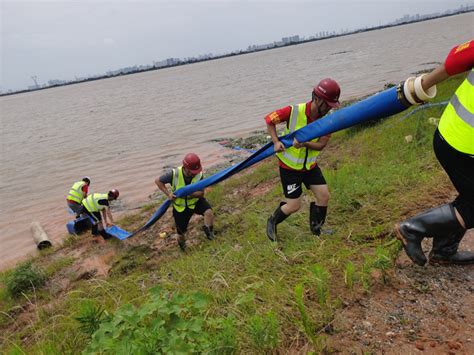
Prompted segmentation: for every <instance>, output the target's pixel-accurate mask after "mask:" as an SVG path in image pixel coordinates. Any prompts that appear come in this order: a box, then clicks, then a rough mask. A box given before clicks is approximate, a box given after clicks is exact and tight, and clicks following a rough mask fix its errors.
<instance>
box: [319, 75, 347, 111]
mask: <svg viewBox="0 0 474 355" xmlns="http://www.w3.org/2000/svg"><path fill="white" fill-rule="evenodd" d="M313 93H314V94H315V95H316V96H317V97H319V98H321V99H323V100H324V101H325V102H326V103H327V104H328V105H329V107H339V105H340V103H339V95H341V88H340V87H339V84H338V83H336V81H335V80H332V79H330V78H326V79H323V80H321V81H320V82H319V84H318V85H316V86H315V87H314V89H313Z"/></svg>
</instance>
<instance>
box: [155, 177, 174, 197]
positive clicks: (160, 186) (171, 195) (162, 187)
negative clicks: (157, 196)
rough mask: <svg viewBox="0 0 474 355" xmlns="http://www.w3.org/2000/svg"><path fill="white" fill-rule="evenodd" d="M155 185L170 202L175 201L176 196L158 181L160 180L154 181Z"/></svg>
mask: <svg viewBox="0 0 474 355" xmlns="http://www.w3.org/2000/svg"><path fill="white" fill-rule="evenodd" d="M155 184H156V186H158V188H159V189H160V190H161V191H162V192H163V193H164V194H165V195H166V196H167V197H168V199H169V200H170V201H173V200H174V199H176V195H175V194H174V193H172V192H170V191H169V190H168V188H167V187H166V185H165V184H164V183H162V182H161V181H160V178H156V179H155Z"/></svg>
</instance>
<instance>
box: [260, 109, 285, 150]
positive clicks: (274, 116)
mask: <svg viewBox="0 0 474 355" xmlns="http://www.w3.org/2000/svg"><path fill="white" fill-rule="evenodd" d="M290 115H291V106H286V107H283V108H281V109H279V110H276V111H273V112H272V113H269V114H268V115H266V116H265V123H266V124H267V132H268V134H269V135H270V137H271V139H272V142H273V150H274V151H275V152H283V151H284V150H285V146H284V145H283V143H282V142H280V139H279V138H278V134H277V131H276V127H275V126H276V125H277V124H279V123H283V122H285V123H286V122H287V121H288V120H289V119H290Z"/></svg>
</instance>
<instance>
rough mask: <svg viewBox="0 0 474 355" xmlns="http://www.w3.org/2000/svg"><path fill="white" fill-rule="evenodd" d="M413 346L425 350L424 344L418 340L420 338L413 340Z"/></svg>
mask: <svg viewBox="0 0 474 355" xmlns="http://www.w3.org/2000/svg"><path fill="white" fill-rule="evenodd" d="M415 347H416V348H417V349H418V350H425V345H424V344H423V343H422V342H421V341H420V340H417V341H416V342H415Z"/></svg>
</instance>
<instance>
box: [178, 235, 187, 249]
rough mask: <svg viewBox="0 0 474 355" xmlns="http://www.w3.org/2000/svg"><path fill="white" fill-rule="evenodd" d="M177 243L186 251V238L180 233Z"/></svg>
mask: <svg viewBox="0 0 474 355" xmlns="http://www.w3.org/2000/svg"><path fill="white" fill-rule="evenodd" d="M178 245H179V248H180V249H181V250H182V251H186V238H185V237H184V235H182V234H179V235H178Z"/></svg>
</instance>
